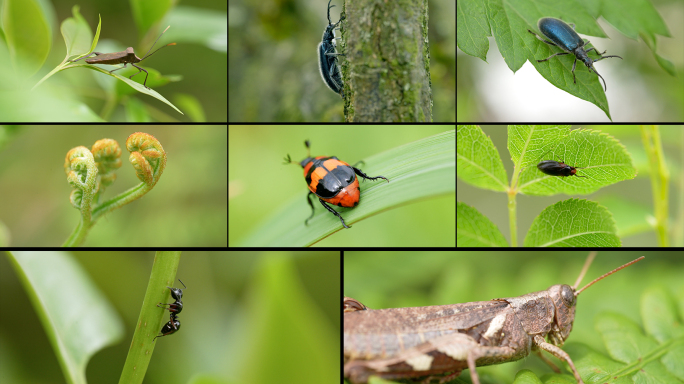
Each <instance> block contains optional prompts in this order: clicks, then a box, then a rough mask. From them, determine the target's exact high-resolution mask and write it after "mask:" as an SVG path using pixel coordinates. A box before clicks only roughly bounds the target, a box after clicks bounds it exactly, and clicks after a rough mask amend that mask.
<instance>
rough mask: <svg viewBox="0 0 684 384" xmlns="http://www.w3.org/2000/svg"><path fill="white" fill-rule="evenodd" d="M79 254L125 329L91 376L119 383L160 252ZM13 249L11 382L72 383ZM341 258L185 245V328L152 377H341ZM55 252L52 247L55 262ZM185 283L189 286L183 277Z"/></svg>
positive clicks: (7, 298)
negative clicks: (193, 248) (31, 299)
mask: <svg viewBox="0 0 684 384" xmlns="http://www.w3.org/2000/svg"><path fill="white" fill-rule="evenodd" d="M69 255H73V259H74V261H75V263H77V264H78V265H79V266H80V267H81V268H83V270H84V271H85V273H86V274H87V277H89V278H90V279H91V280H92V281H94V282H95V284H96V285H97V287H98V288H99V289H100V290H101V291H102V293H103V295H104V296H105V297H106V298H107V301H108V303H107V304H109V305H111V306H112V307H113V308H114V310H115V311H116V313H117V314H118V315H119V316H120V317H121V320H122V322H123V324H124V328H125V334H124V337H123V339H122V340H121V341H120V342H118V343H116V344H114V345H112V346H111V347H107V348H104V349H103V350H101V351H98V352H97V353H96V354H95V355H94V356H93V358H92V360H91V361H90V362H89V364H88V368H87V372H86V373H87V380H88V382H90V383H99V384H110V383H118V380H119V376H120V374H121V370H122V368H123V364H124V360H125V359H126V354H127V353H128V350H129V347H130V341H131V338H132V336H133V332H134V331H135V327H136V321H137V320H138V316H139V313H140V310H141V305H142V299H143V297H144V295H145V290H146V289H147V284H148V279H149V277H150V271H151V268H152V263H153V260H154V257H155V254H154V252H140V251H136V252H85V251H78V252H70V253H69ZM5 256H6V255H4V254H1V255H0V281H1V282H2V287H3V290H2V295H0V307H2V308H4V309H8V308H11V311H3V316H0V360H1V361H2V364H0V377H2V378H3V382H4V383H64V382H65V381H64V376H63V375H62V371H61V369H60V366H59V364H58V361H57V359H56V357H55V355H54V351H53V349H52V347H51V345H50V343H49V341H48V339H47V337H46V334H45V331H44V329H43V327H42V325H41V323H40V322H39V319H38V316H37V315H36V313H35V310H34V308H33V307H32V306H31V303H30V302H29V300H28V297H27V294H26V291H25V290H24V289H23V287H22V285H21V284H20V281H19V279H18V277H17V276H16V274H15V272H14V269H12V268H11V267H10V264H9V263H8V261H7V260H8V258H7V257H5ZM339 258H340V256H339V252H315V251H309V252H302V251H300V252H183V253H182V254H181V260H180V265H179V267H178V273H177V275H176V277H177V278H180V279H181V280H183V282H184V283H185V284H186V285H187V290H185V292H184V294H183V304H184V306H183V312H182V313H181V314H180V315H179V319H180V320H181V321H182V328H181V329H180V330H179V331H178V332H177V333H175V334H173V335H170V336H166V337H162V338H159V339H157V340H156V345H155V348H154V355H153V356H152V360H151V362H150V365H149V367H148V371H147V374H146V376H145V380H144V382H145V383H148V384H156V383H159V384H161V383H164V384H169V383H191V382H194V383H199V382H202V383H214V384H218V383H221V384H228V383H235V384H238V383H251V384H261V383H263V384H265V383H277V382H283V380H284V381H285V382H295V383H302V384H308V383H310V384H315V383H333V382H336V381H338V380H339V377H340V370H339V356H340V352H339V350H340V342H339V336H338V335H339V329H340V316H339V313H340V309H339V308H340V302H339V300H340V259H339ZM48 259H49V254H46V255H45V262H49V260H48ZM54 272H55V276H54V278H53V279H50V280H51V281H53V284H54V286H55V290H58V289H59V287H60V285H63V284H69V282H68V281H66V282H65V281H61V280H60V279H59V270H55V271H54ZM175 285H176V286H177V287H182V286H181V285H180V283H179V282H178V281H176V282H175ZM153 305H154V304H153ZM82 307H83V309H84V310H87V307H86V306H82ZM73 322H78V319H73ZM71 325H72V326H73V324H71ZM65 326H68V324H65ZM36 367H40V369H36ZM284 377H287V379H282V378H284Z"/></svg>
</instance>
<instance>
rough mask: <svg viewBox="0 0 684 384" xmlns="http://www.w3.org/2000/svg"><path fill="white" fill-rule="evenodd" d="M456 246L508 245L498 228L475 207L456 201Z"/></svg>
mask: <svg viewBox="0 0 684 384" xmlns="http://www.w3.org/2000/svg"><path fill="white" fill-rule="evenodd" d="M456 212H457V214H456V224H457V226H458V230H457V231H456V234H457V238H456V246H458V247H508V246H509V244H508V242H507V241H506V238H505V237H504V236H503V234H502V233H501V231H499V228H497V227H496V225H495V224H494V223H492V222H491V220H489V219H488V218H487V217H486V216H485V215H483V214H481V213H480V212H478V211H477V209H475V208H473V207H471V206H468V205H467V204H463V203H461V202H458V205H457V209H456Z"/></svg>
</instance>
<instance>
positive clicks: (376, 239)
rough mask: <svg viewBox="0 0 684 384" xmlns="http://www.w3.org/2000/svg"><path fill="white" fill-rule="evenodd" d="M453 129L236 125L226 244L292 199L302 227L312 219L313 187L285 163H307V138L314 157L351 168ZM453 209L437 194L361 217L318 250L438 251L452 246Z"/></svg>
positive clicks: (446, 198) (231, 139) (448, 200)
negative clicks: (431, 248)
mask: <svg viewBox="0 0 684 384" xmlns="http://www.w3.org/2000/svg"><path fill="white" fill-rule="evenodd" d="M449 130H453V126H435V125H420V126H411V125H398V126H381V125H373V126H363V125H344V126H342V125H321V126H317V125H307V126H301V127H294V126H287V127H278V126H236V125H231V126H230V127H229V139H228V146H229V147H228V153H229V174H230V188H229V191H230V193H229V194H230V209H229V215H230V223H231V225H230V226H229V236H228V237H229V240H230V243H229V245H230V246H236V245H237V244H240V243H241V241H242V240H243V239H244V238H245V237H247V236H249V234H250V233H251V232H252V231H254V230H255V229H256V228H258V226H259V225H260V223H261V222H262V221H265V220H268V218H269V217H270V215H271V212H274V211H277V210H278V209H279V207H280V206H281V205H285V204H290V202H291V200H292V199H298V200H299V201H301V222H300V221H299V220H297V222H298V223H301V225H304V220H305V219H306V218H307V217H309V215H310V214H311V207H310V206H309V205H308V204H307V203H306V195H307V193H308V192H309V189H308V188H307V186H306V181H305V180H304V175H303V173H302V168H301V167H299V166H296V165H294V164H283V158H284V157H285V156H286V155H287V154H289V155H290V156H291V157H292V160H293V161H298V162H299V161H301V160H302V159H304V158H306V154H307V152H306V147H305V146H304V140H307V139H308V140H309V141H310V143H311V156H314V157H315V156H324V155H325V156H337V157H338V158H339V159H340V160H343V161H346V162H348V163H349V164H352V165H353V164H354V163H356V162H357V161H359V160H362V159H365V158H367V157H369V156H371V155H374V154H377V153H380V152H383V151H386V150H388V149H390V148H394V147H398V146H401V145H403V144H406V143H410V142H413V141H416V140H419V139H423V138H425V137H429V136H433V135H435V134H437V133H440V132H445V131H449ZM361 169H363V168H361ZM425 188H430V186H429V185H426V186H425ZM315 209H316V210H322V209H323V207H322V206H321V205H320V203H318V202H316V204H315ZM425 212H430V218H431V220H426V219H425ZM455 212H456V208H455V199H454V196H453V195H448V196H439V197H436V198H434V199H429V200H425V201H419V202H416V203H412V204H410V205H407V206H402V207H396V209H390V210H388V211H385V212H382V213H381V214H378V215H375V216H372V217H370V218H367V219H365V220H361V221H359V222H357V223H354V225H353V227H352V228H351V229H344V230H341V231H338V232H336V233H335V234H334V235H333V236H329V237H328V238H326V239H324V240H322V241H320V242H318V243H317V244H316V245H317V246H324V247H348V246H350V244H362V245H364V246H372V245H378V244H391V245H392V246H408V245H413V246H416V244H417V243H416V242H418V244H422V245H424V246H435V244H443V243H444V242H445V241H450V244H452V245H451V246H453V244H455V237H454V226H455V223H454V220H455ZM445 220H449V221H450V222H451V226H450V227H446V228H445V226H444V224H443V223H444V221H445ZM445 239H448V240H445Z"/></svg>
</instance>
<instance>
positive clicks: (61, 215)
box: [0, 125, 227, 247]
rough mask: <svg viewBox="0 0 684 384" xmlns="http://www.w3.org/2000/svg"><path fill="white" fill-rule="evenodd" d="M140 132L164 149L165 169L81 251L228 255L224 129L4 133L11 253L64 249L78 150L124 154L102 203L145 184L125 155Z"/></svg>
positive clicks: (72, 215) (73, 221) (0, 150)
mask: <svg viewBox="0 0 684 384" xmlns="http://www.w3.org/2000/svg"><path fill="white" fill-rule="evenodd" d="M138 131H142V132H146V133H149V134H151V135H152V136H154V137H156V138H157V139H158V140H159V141H160V142H161V144H162V146H163V147H164V150H165V151H166V154H167V163H166V169H165V170H164V173H163V174H162V176H161V178H160V180H159V182H158V183H157V185H156V186H155V187H154V188H153V189H152V190H151V191H150V192H148V193H147V194H146V195H145V196H143V197H142V198H141V199H138V200H136V201H134V202H132V203H130V204H128V205H126V206H123V207H122V208H120V209H117V210H115V211H114V212H111V213H110V214H108V215H106V216H104V217H102V218H101V219H100V220H99V221H98V222H97V223H96V224H95V226H94V227H93V229H92V230H91V231H90V233H89V235H88V237H87V238H86V240H85V242H84V243H83V246H99V247H103V246H117V247H136V246H148V247H151V246H187V247H190V246H195V247H196V246H207V247H208V246H214V247H225V246H226V245H227V241H226V225H227V218H226V195H227V193H226V147H225V145H226V144H225V143H226V127H225V126H192V127H187V126H149V125H148V126H123V127H117V126H59V127H55V126H23V127H0V132H2V134H0V136H3V134H4V135H7V134H9V132H11V137H10V138H9V139H8V141H5V142H4V144H2V145H0V180H2V183H0V222H3V223H4V225H5V226H6V228H7V230H8V232H9V236H10V244H9V245H11V246H51V247H53V246H59V245H61V244H62V243H63V242H64V240H65V239H66V238H67V237H68V236H69V234H71V232H72V231H73V229H74V228H75V227H76V225H77V224H78V222H79V220H80V213H79V211H78V210H77V209H75V208H73V207H72V206H71V203H70V202H69V194H70V193H71V186H70V185H69V184H68V183H67V181H66V174H65V173H64V158H65V157H66V154H67V152H68V151H69V150H70V149H71V148H73V147H76V146H79V145H83V146H86V147H89V148H90V147H92V145H93V143H95V141H97V140H99V139H103V138H110V139H114V140H116V141H117V142H118V143H119V145H120V146H122V154H121V159H122V163H123V165H122V166H121V168H119V170H118V171H117V173H116V174H117V180H116V182H114V184H113V185H112V186H110V187H109V188H107V191H106V192H105V195H104V196H103V198H104V199H108V198H111V197H113V196H115V195H117V194H119V193H121V192H123V191H125V190H127V189H129V188H131V187H133V186H135V185H137V184H139V183H140V181H139V180H138V178H137V177H136V175H135V171H134V170H133V167H132V166H131V164H130V163H129V162H128V155H129V153H128V151H127V150H126V149H125V143H126V138H128V136H129V135H130V134H132V133H134V132H138ZM0 141H1V140H0Z"/></svg>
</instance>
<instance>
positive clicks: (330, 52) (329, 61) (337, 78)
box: [318, 0, 344, 97]
mask: <svg viewBox="0 0 684 384" xmlns="http://www.w3.org/2000/svg"><path fill="white" fill-rule="evenodd" d="M330 2H332V0H330V1H328V26H327V27H326V28H325V31H323V39H322V41H321V42H320V43H319V44H318V69H319V70H320V71H321V77H322V78H323V82H324V83H325V85H327V86H328V88H330V89H331V90H332V91H333V92H335V93H338V94H340V95H341V96H342V97H344V92H343V90H344V89H343V84H342V75H341V74H340V66H339V63H338V62H337V56H344V54H343V53H336V52H335V45H336V44H335V39H339V37H335V29H336V28H337V25H338V24H340V22H341V21H342V20H344V18H342V17H340V20H338V21H337V23H335V24H333V23H332V21H330V8H332V7H334V5H332V6H331V5H330Z"/></svg>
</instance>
